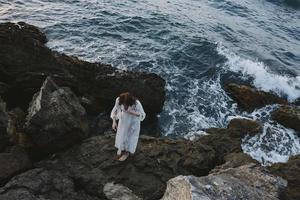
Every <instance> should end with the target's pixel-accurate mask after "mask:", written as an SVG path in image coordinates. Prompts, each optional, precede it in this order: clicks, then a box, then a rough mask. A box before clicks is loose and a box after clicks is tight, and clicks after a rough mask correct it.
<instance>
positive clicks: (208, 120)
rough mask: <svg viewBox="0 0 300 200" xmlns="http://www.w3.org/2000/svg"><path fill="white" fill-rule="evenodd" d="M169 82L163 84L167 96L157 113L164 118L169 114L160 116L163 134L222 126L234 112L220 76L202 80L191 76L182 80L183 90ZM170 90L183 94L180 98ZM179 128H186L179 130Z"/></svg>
mask: <svg viewBox="0 0 300 200" xmlns="http://www.w3.org/2000/svg"><path fill="white" fill-rule="evenodd" d="M172 81H175V80H172ZM172 81H171V82H172ZM171 85H172V84H171V83H168V84H167V87H166V89H167V90H168V93H169V94H168V95H169V97H168V98H167V102H166V104H165V107H164V111H163V113H162V114H161V117H162V118H164V119H167V118H171V120H170V119H169V120H163V121H164V122H165V123H164V126H163V128H164V131H163V132H164V134H165V135H169V134H176V135H182V136H184V135H186V134H189V135H190V134H192V133H194V134H196V135H198V133H199V131H200V132H201V130H203V129H207V128H210V127H224V126H226V125H227V123H228V119H230V118H232V117H233V116H235V113H236V112H237V111H236V110H237V108H236V104H235V103H234V102H233V101H232V100H231V99H230V97H228V96H227V94H226V93H225V91H224V90H223V89H222V86H221V83H220V76H218V77H216V78H210V79H208V80H204V81H200V80H198V79H191V80H190V81H188V82H187V83H186V84H185V85H186V90H185V91H183V90H181V89H179V88H174V87H172V86H171ZM178 89H179V90H180V91H178ZM174 92H175V93H176V92H182V93H183V94H182V95H181V96H180V97H181V98H172V93H174ZM168 122H169V123H168ZM183 125H184V127H186V128H184V127H183ZM182 130H185V131H186V132H181V131H182Z"/></svg>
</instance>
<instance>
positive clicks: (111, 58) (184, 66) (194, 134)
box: [0, 0, 300, 165]
mask: <svg viewBox="0 0 300 200" xmlns="http://www.w3.org/2000/svg"><path fill="white" fill-rule="evenodd" d="M9 21H10V22H18V21H24V22H27V23H30V24H33V25H36V26H38V27H40V28H41V29H42V31H44V32H45V33H46V35H47V37H48V39H49V42H48V43H47V46H48V47H50V48H51V49H53V50H56V51H59V52H63V53H66V54H68V55H75V56H77V57H79V58H81V59H84V60H87V61H91V62H103V63H109V64H112V65H113V66H114V67H117V68H120V69H124V70H140V71H145V72H153V73H157V74H159V75H160V76H161V77H163V78H164V79H165V80H166V83H167V84H166V102H165V104H164V108H163V112H162V113H160V114H159V115H158V118H159V126H160V129H161V132H162V134H163V135H164V136H176V137H185V138H187V139H194V138H198V137H200V138H199V139H201V135H205V134H206V132H205V129H207V128H211V127H226V126H227V125H228V123H229V121H230V120H231V119H233V118H246V119H255V120H259V121H261V122H262V124H263V131H262V133H260V134H258V135H256V136H253V137H250V136H246V137H245V138H243V144H242V149H243V151H244V152H245V153H247V154H249V155H251V156H252V157H253V158H254V159H256V160H258V161H259V162H261V163H262V164H263V165H270V164H272V163H277V162H286V161H287V160H288V158H289V157H290V156H291V155H297V154H300V139H299V136H297V133H296V132H295V130H293V129H289V128H287V127H284V126H282V125H280V124H278V123H276V122H274V121H272V120H271V118H270V113H271V112H272V111H273V110H274V109H276V108H277V107H278V105H268V106H266V107H263V108H261V109H258V110H255V111H254V112H252V113H248V112H242V111H241V110H239V109H238V107H237V104H236V102H235V101H233V100H232V99H231V98H230V97H229V96H228V95H227V94H226V92H225V91H224V89H223V88H224V83H226V82H237V83H241V84H250V85H252V86H253V87H255V88H257V89H259V90H263V91H267V92H271V93H274V94H277V95H279V96H281V97H284V98H286V99H288V101H290V102H294V101H295V100H297V99H298V98H299V97H300V1H299V0H127V1H125V0H117V1H112V0H0V22H9Z"/></svg>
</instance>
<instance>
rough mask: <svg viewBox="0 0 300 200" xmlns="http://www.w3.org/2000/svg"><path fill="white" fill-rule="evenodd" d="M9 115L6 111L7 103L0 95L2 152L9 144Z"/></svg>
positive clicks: (0, 141)
mask: <svg viewBox="0 0 300 200" xmlns="http://www.w3.org/2000/svg"><path fill="white" fill-rule="evenodd" d="M7 124H8V115H7V112H6V103H5V102H3V101H2V99H1V97H0V152H1V151H3V150H4V149H5V147H6V146H7V145H8V143H9V141H8V135H7Z"/></svg>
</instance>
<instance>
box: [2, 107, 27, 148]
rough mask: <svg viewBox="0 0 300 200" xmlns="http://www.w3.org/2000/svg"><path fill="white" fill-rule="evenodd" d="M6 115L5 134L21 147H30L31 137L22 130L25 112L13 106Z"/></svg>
mask: <svg viewBox="0 0 300 200" xmlns="http://www.w3.org/2000/svg"><path fill="white" fill-rule="evenodd" d="M8 116H9V120H8V126H7V134H8V136H9V139H10V141H11V142H12V143H14V144H17V145H19V146H22V147H26V148H27V147H30V146H31V145H32V144H31V139H30V138H29V136H28V135H27V134H26V133H25V132H24V124H25V117H26V113H25V112H24V111H23V110H21V109H20V108H14V109H13V110H10V111H9V112H8Z"/></svg>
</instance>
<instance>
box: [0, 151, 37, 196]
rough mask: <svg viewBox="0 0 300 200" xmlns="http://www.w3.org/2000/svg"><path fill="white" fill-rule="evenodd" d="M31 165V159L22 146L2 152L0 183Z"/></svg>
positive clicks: (0, 155)
mask: <svg viewBox="0 0 300 200" xmlns="http://www.w3.org/2000/svg"><path fill="white" fill-rule="evenodd" d="M30 167H31V161H30V159H29V157H28V155H27V153H26V152H25V151H24V150H23V149H22V148H21V147H18V146H14V147H12V148H11V149H10V151H9V152H4V153H0V185H3V183H5V182H6V181H7V180H8V179H9V178H11V177H12V176H14V175H16V174H18V173H20V172H23V171H25V170H27V169H29V168H30ZM0 199H1V198H0Z"/></svg>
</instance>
